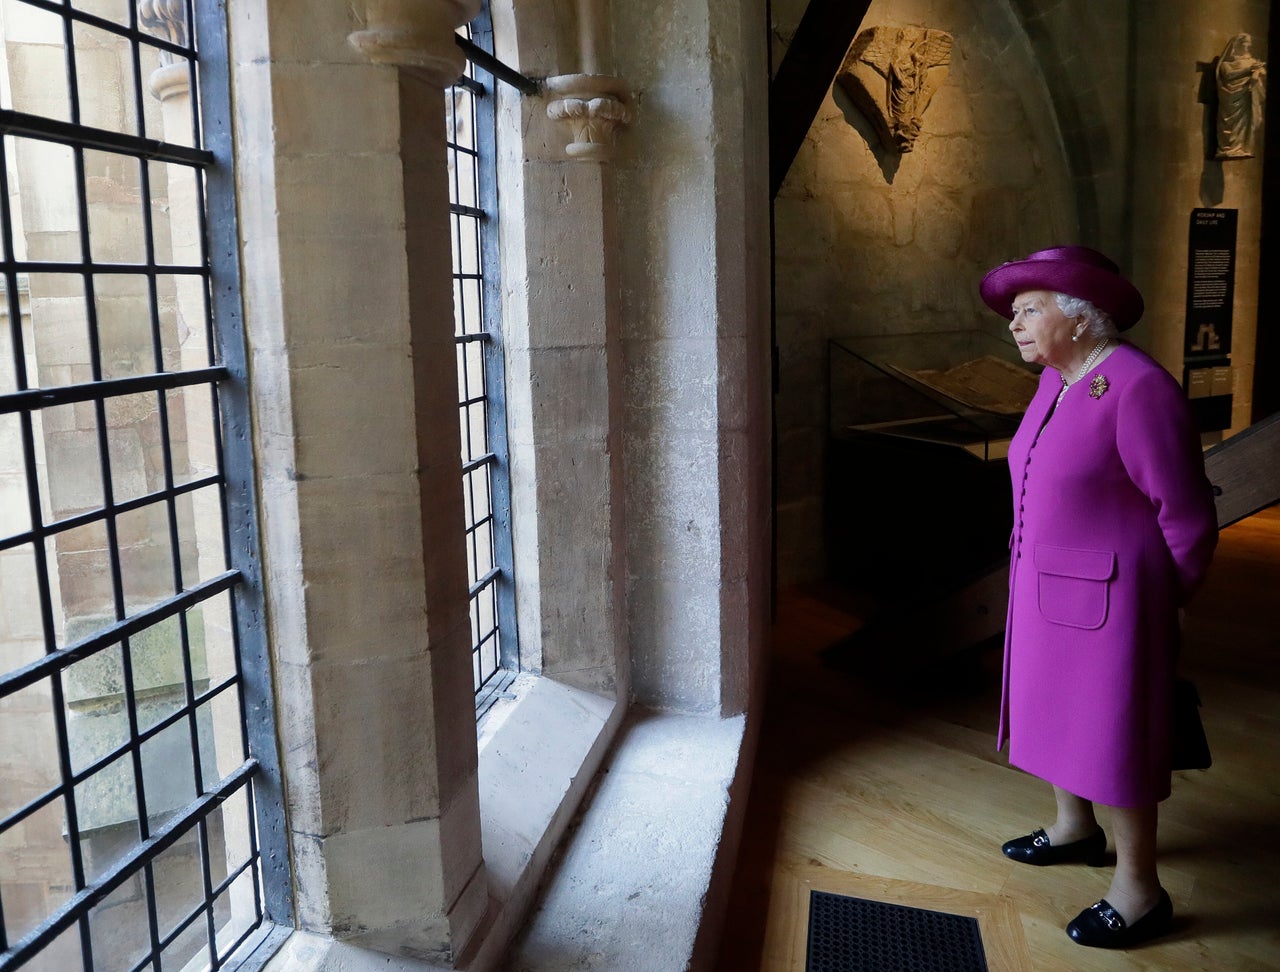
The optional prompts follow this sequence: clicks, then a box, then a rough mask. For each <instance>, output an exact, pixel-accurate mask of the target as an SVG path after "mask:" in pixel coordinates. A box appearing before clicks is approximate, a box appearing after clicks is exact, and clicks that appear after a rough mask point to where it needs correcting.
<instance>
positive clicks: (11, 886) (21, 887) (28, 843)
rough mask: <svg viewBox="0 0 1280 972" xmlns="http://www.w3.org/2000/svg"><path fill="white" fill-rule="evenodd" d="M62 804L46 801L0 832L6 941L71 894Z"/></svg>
mask: <svg viewBox="0 0 1280 972" xmlns="http://www.w3.org/2000/svg"><path fill="white" fill-rule="evenodd" d="M62 806H63V804H62V801H61V800H54V801H53V802H52V803H47V804H45V805H44V806H43V807H41V808H40V809H39V810H37V811H36V812H35V813H33V814H31V815H30V816H28V817H26V818H25V819H24V820H22V822H20V823H18V824H17V825H16V826H14V827H11V828H10V829H8V830H6V831H5V832H4V833H0V878H3V890H4V923H5V929H6V931H7V932H8V934H9V940H10V941H14V940H16V939H18V938H21V937H22V936H23V935H25V934H27V932H29V931H31V930H32V929H33V928H34V927H35V926H36V925H38V924H40V922H41V921H43V920H44V918H45V916H46V915H47V914H48V913H49V912H50V911H52V910H53V909H54V908H57V907H58V906H60V905H62V904H64V903H65V902H66V901H67V899H68V898H70V897H71V896H72V895H73V894H75V880H74V878H73V877H72V873H71V855H70V854H68V852H67V842H66V840H64V839H63V836H62V829H63V819H64V817H65V814H64V813H63V809H62ZM74 967H75V966H71V968H74Z"/></svg>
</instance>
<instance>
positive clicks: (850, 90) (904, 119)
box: [836, 27, 951, 152]
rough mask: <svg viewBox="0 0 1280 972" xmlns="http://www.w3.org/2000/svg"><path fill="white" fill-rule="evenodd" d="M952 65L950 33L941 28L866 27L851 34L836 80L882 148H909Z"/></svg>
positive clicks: (906, 149) (913, 144)
mask: <svg viewBox="0 0 1280 972" xmlns="http://www.w3.org/2000/svg"><path fill="white" fill-rule="evenodd" d="M950 63H951V35H950V34H948V33H947V32H946V31H945V30H935V29H933V28H932V27H869V28H867V29H866V30H864V31H862V32H861V33H860V34H858V36H857V37H856V38H854V41H853V46H851V47H850V48H849V53H848V54H847V55H845V59H844V64H843V65H841V67H840V73H839V74H837V75H836V81H837V83H838V84H839V85H840V87H841V88H842V89H844V91H845V93H846V94H848V96H849V97H850V98H851V99H853V103H854V104H855V105H856V106H857V107H858V110H859V111H861V112H862V113H863V114H864V115H866V117H867V119H868V120H869V121H870V122H871V123H872V124H873V125H874V126H875V128H876V131H877V132H878V133H879V135H880V140H881V141H882V142H884V145H885V147H886V148H888V149H891V150H893V151H896V152H910V151H911V150H912V148H913V147H914V146H915V141H916V138H917V136H919V134H920V129H921V127H922V125H923V124H924V120H923V116H924V110H925V109H926V108H928V107H929V101H930V99H932V98H933V93H934V92H935V91H937V90H938V88H939V87H941V85H942V82H943V81H944V80H946V77H947V66H948V65H949V64H950Z"/></svg>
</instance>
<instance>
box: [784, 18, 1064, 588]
mask: <svg viewBox="0 0 1280 972" xmlns="http://www.w3.org/2000/svg"><path fill="white" fill-rule="evenodd" d="M804 7H805V4H804V3H802V2H799V0H785V2H775V3H774V5H773V16H774V33H775V50H774V67H775V70H776V68H777V65H778V64H779V63H780V62H781V59H782V56H783V55H784V53H785V48H786V45H787V43H788V42H789V40H790V38H791V36H792V34H793V33H794V31H795V27H796V25H797V24H798V22H799V18H800V16H801V14H802V12H803V9H804ZM882 24H883V25H889V26H907V25H916V26H924V27H932V28H938V29H941V30H945V31H947V32H949V33H950V34H952V35H953V37H954V42H953V46H952V51H951V64H950V69H949V73H948V76H947V78H946V80H945V82H944V83H943V84H942V86H941V87H940V88H939V89H938V91H937V93H936V94H935V95H934V97H933V101H932V103H931V105H930V106H929V108H928V110H927V111H926V112H925V114H924V128H923V131H922V132H921V134H920V136H919V138H918V140H917V141H916V143H915V148H914V151H912V152H910V153H904V154H902V155H901V156H900V157H898V156H896V155H895V154H892V153H889V152H886V150H885V149H884V148H882V146H881V144H880V142H879V139H878V137H877V136H876V134H875V131H874V129H873V128H872V127H871V125H870V124H869V122H868V121H867V119H866V118H864V117H863V115H862V114H861V112H859V110H858V109H857V108H856V107H854V105H853V104H852V102H851V101H850V100H849V99H848V98H847V96H846V95H845V94H844V92H843V91H841V90H840V89H839V88H838V87H833V89H832V91H831V92H829V93H828V95H827V97H826V99H825V100H824V101H823V103H822V107H821V108H820V110H819V112H818V117H817V118H816V120H815V121H814V123H813V126H812V128H811V129H810V131H809V134H808V137H807V138H806V139H805V142H804V145H803V146H802V148H801V149H800V152H799V154H798V155H797V157H796V159H795V162H794V164H793V165H792V167H791V169H790V171H789V173H788V175H787V178H786V181H785V182H784V183H783V186H782V189H781V191H780V193H779V194H778V197H777V200H776V203H775V208H774V218H775V221H776V231H775V236H776V281H777V282H776V288H777V289H776V303H777V343H778V353H779V357H780V359H781V383H780V388H779V393H778V396H777V399H776V406H777V436H778V462H777V477H778V482H777V490H778V508H777V514H776V515H777V517H778V574H779V580H780V581H781V582H782V583H787V582H792V581H798V580H805V579H812V578H815V577H819V576H822V574H823V573H824V552H823V496H822V482H823V460H824V451H825V442H826V435H827V374H826V352H827V342H828V341H829V340H830V339H832V338H841V337H855V336H870V335H892V334H908V335H909V334H927V333H929V332H935V331H957V330H967V329H980V330H984V331H988V332H990V333H992V334H995V335H1001V334H1002V333H1003V329H1004V324H1003V322H1002V321H1001V320H1000V319H999V318H996V317H994V316H993V315H992V314H991V312H990V311H989V310H987V308H986V307H985V306H984V305H983V304H982V302H981V300H980V299H979V297H978V292H977V284H978V280H979V279H980V278H981V276H982V274H983V273H984V272H985V271H986V270H987V269H988V268H990V267H991V266H994V265H995V264H998V263H1000V262H1002V261H1004V260H1008V259H1012V258H1014V257H1016V256H1019V255H1021V254H1024V253H1026V252H1029V251H1030V250H1033V249H1036V248H1037V247H1039V246H1044V245H1048V244H1049V243H1051V242H1054V241H1057V240H1061V239H1069V238H1072V237H1074V236H1076V234H1077V215H1076V209H1075V205H1074V195H1073V192H1072V183H1071V174H1070V171H1069V169H1068V166H1067V161H1066V158H1065V157H1064V153H1063V148H1062V141H1061V135H1060V132H1059V130H1058V127H1057V124H1056V116H1055V113H1054V111H1053V108H1052V101H1051V98H1050V96H1049V92H1048V89H1047V87H1046V85H1045V82H1044V79H1043V76H1042V75H1041V73H1040V70H1039V66H1038V64H1037V61H1036V57H1035V54H1034V52H1033V50H1032V48H1031V46H1030V44H1029V42H1028V40H1027V36H1026V34H1025V32H1024V31H1023V30H1022V29H1021V27H1020V26H1019V24H1018V22H1017V20H1016V18H1015V17H1014V15H1013V13H1012V11H1010V10H1009V9H1008V7H1007V6H1005V5H1004V4H1002V3H1001V4H992V3H980V2H966V0H933V2H930V0H883V2H874V3H872V4H871V6H870V8H869V9H868V11H867V15H866V17H865V18H864V19H863V25H864V27H865V26H871V25H882ZM873 474H874V473H873V471H870V470H869V471H868V475H873Z"/></svg>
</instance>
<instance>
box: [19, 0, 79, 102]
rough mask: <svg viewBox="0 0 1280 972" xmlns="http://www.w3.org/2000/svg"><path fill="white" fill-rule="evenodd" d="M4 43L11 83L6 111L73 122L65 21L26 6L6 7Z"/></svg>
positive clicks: (21, 4) (54, 15)
mask: <svg viewBox="0 0 1280 972" xmlns="http://www.w3.org/2000/svg"><path fill="white" fill-rule="evenodd" d="M4 39H5V41H6V43H7V44H8V51H7V52H6V56H7V58H8V61H9V77H10V79H11V80H10V83H9V84H8V85H7V86H6V87H5V89H4V90H5V91H6V94H7V96H8V99H9V103H7V104H5V107H6V108H13V110H14V111H21V112H26V113H27V114H31V115H43V116H44V117H46V118H52V119H54V120H56V121H64V122H69V121H71V99H70V97H69V95H68V92H67V59H66V52H65V50H64V44H63V28H62V18H61V17H59V16H58V15H57V14H53V13H49V12H48V11H47V10H41V9H40V8H39V7H33V6H30V5H29V4H25V3H12V2H9V3H6V4H5V7H4Z"/></svg>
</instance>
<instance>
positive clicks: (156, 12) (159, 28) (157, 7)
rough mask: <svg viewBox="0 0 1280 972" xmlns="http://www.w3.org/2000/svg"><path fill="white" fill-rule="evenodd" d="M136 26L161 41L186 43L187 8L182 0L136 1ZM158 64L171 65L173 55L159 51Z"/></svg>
mask: <svg viewBox="0 0 1280 972" xmlns="http://www.w3.org/2000/svg"><path fill="white" fill-rule="evenodd" d="M138 24H139V25H140V26H141V27H142V29H143V30H145V31H146V32H147V33H148V34H151V35H152V36H154V37H159V38H160V39H161V40H167V41H169V42H170V43H172V44H183V45H185V44H186V43H187V8H186V4H185V3H184V2H183V0H138ZM160 63H161V64H172V63H173V55H172V54H170V53H169V52H168V51H161V52H160Z"/></svg>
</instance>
